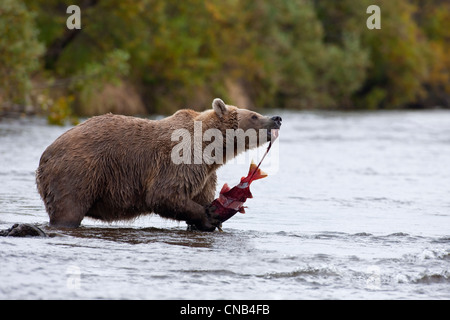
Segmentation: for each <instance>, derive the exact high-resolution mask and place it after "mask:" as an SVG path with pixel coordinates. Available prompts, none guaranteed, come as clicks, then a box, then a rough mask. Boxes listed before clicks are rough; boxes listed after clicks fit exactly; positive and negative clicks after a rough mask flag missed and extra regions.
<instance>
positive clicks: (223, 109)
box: [212, 98, 228, 118]
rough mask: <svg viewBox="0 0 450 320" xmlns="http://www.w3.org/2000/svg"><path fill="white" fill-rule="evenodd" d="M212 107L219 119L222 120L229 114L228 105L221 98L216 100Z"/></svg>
mask: <svg viewBox="0 0 450 320" xmlns="http://www.w3.org/2000/svg"><path fill="white" fill-rule="evenodd" d="M212 107H213V109H214V111H215V112H216V114H217V115H218V116H219V118H222V117H223V116H224V115H225V113H227V112H228V110H227V105H226V104H225V103H224V102H223V101H222V100H221V99H219V98H216V99H214V101H213V103H212Z"/></svg>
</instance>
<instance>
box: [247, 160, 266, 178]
mask: <svg viewBox="0 0 450 320" xmlns="http://www.w3.org/2000/svg"><path fill="white" fill-rule="evenodd" d="M267 176H268V174H267V173H265V172H264V171H262V170H261V169H260V168H258V166H257V165H256V164H255V163H254V162H253V160H252V163H251V164H250V169H249V171H248V175H247V177H250V181H254V180H258V179H262V178H265V177H267Z"/></svg>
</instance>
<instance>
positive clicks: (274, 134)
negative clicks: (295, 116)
mask: <svg viewBox="0 0 450 320" xmlns="http://www.w3.org/2000/svg"><path fill="white" fill-rule="evenodd" d="M279 134H280V129H270V130H267V139H269V140H276V139H277V138H278V135H279Z"/></svg>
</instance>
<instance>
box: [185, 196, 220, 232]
mask: <svg viewBox="0 0 450 320" xmlns="http://www.w3.org/2000/svg"><path fill="white" fill-rule="evenodd" d="M185 212H186V215H187V216H186V219H183V220H186V223H187V224H188V225H190V226H195V229H197V230H200V231H214V230H215V229H216V227H219V226H220V225H221V221H220V220H219V219H218V218H219V215H218V214H216V213H214V208H211V207H210V206H209V205H206V206H203V205H200V204H198V203H197V202H195V201H193V200H188V201H187V203H186V207H185ZM191 229H194V228H191Z"/></svg>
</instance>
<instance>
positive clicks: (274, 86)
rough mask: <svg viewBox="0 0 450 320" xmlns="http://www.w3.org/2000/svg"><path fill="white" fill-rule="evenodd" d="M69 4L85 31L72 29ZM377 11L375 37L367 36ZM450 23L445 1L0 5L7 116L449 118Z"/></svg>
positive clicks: (0, 76) (98, 0) (24, 0)
mask: <svg viewBox="0 0 450 320" xmlns="http://www.w3.org/2000/svg"><path fill="white" fill-rule="evenodd" d="M72 4H77V5H79V7H80V8H81V30H77V29H74V30H69V29H68V28H67V27H66V20H67V18H68V17H69V16H70V14H67V13H66V9H67V7H68V6H69V5H72ZM371 4H376V5H378V6H379V7H380V8H381V29H380V30H376V29H375V30H369V29H368V28H367V27H366V20H367V18H368V17H369V16H370V14H367V13H366V9H367V7H368V6H369V5H371ZM449 21H450V3H449V2H448V1H444V0H430V1H428V0H427V1H425V0H396V1H389V0H385V1H376V0H358V1H354V0H339V1H335V0H320V1H319V0H315V1H312V0H310V1H308V0H296V1H292V0H277V1H265V0H257V1H254V0H208V1H203V0H183V1H163V0H108V1H104V0H83V1H73V0H68V1H61V0H59V1H57V0H2V1H0V115H1V113H2V110H3V111H4V112H5V110H11V109H14V108H19V109H20V108H22V109H21V110H25V111H26V110H28V109H30V108H31V109H30V110H31V111H34V112H35V111H36V110H39V111H41V112H45V113H46V114H48V115H49V120H50V121H52V122H55V123H58V122H60V121H64V119H66V118H67V117H71V116H72V115H93V114H98V113H104V112H108V111H112V112H116V113H124V114H139V113H141V114H143V113H166V114H167V113H172V112H173V111H175V110H176V109H178V108H180V107H193V108H195V106H199V107H201V108H204V107H207V106H209V104H210V102H211V100H212V99H213V98H214V97H222V98H224V99H225V101H227V102H229V103H230V104H236V105H239V106H247V107H250V108H255V107H265V108H271V107H276V108H293V109H317V108H323V109H385V108H405V107H432V106H437V105H438V106H441V107H449V106H450V81H449V79H450V55H449V52H450V24H449ZM23 106H26V107H23ZM30 106H32V107H30ZM24 108H25V109H24ZM27 108H28V109H27Z"/></svg>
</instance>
